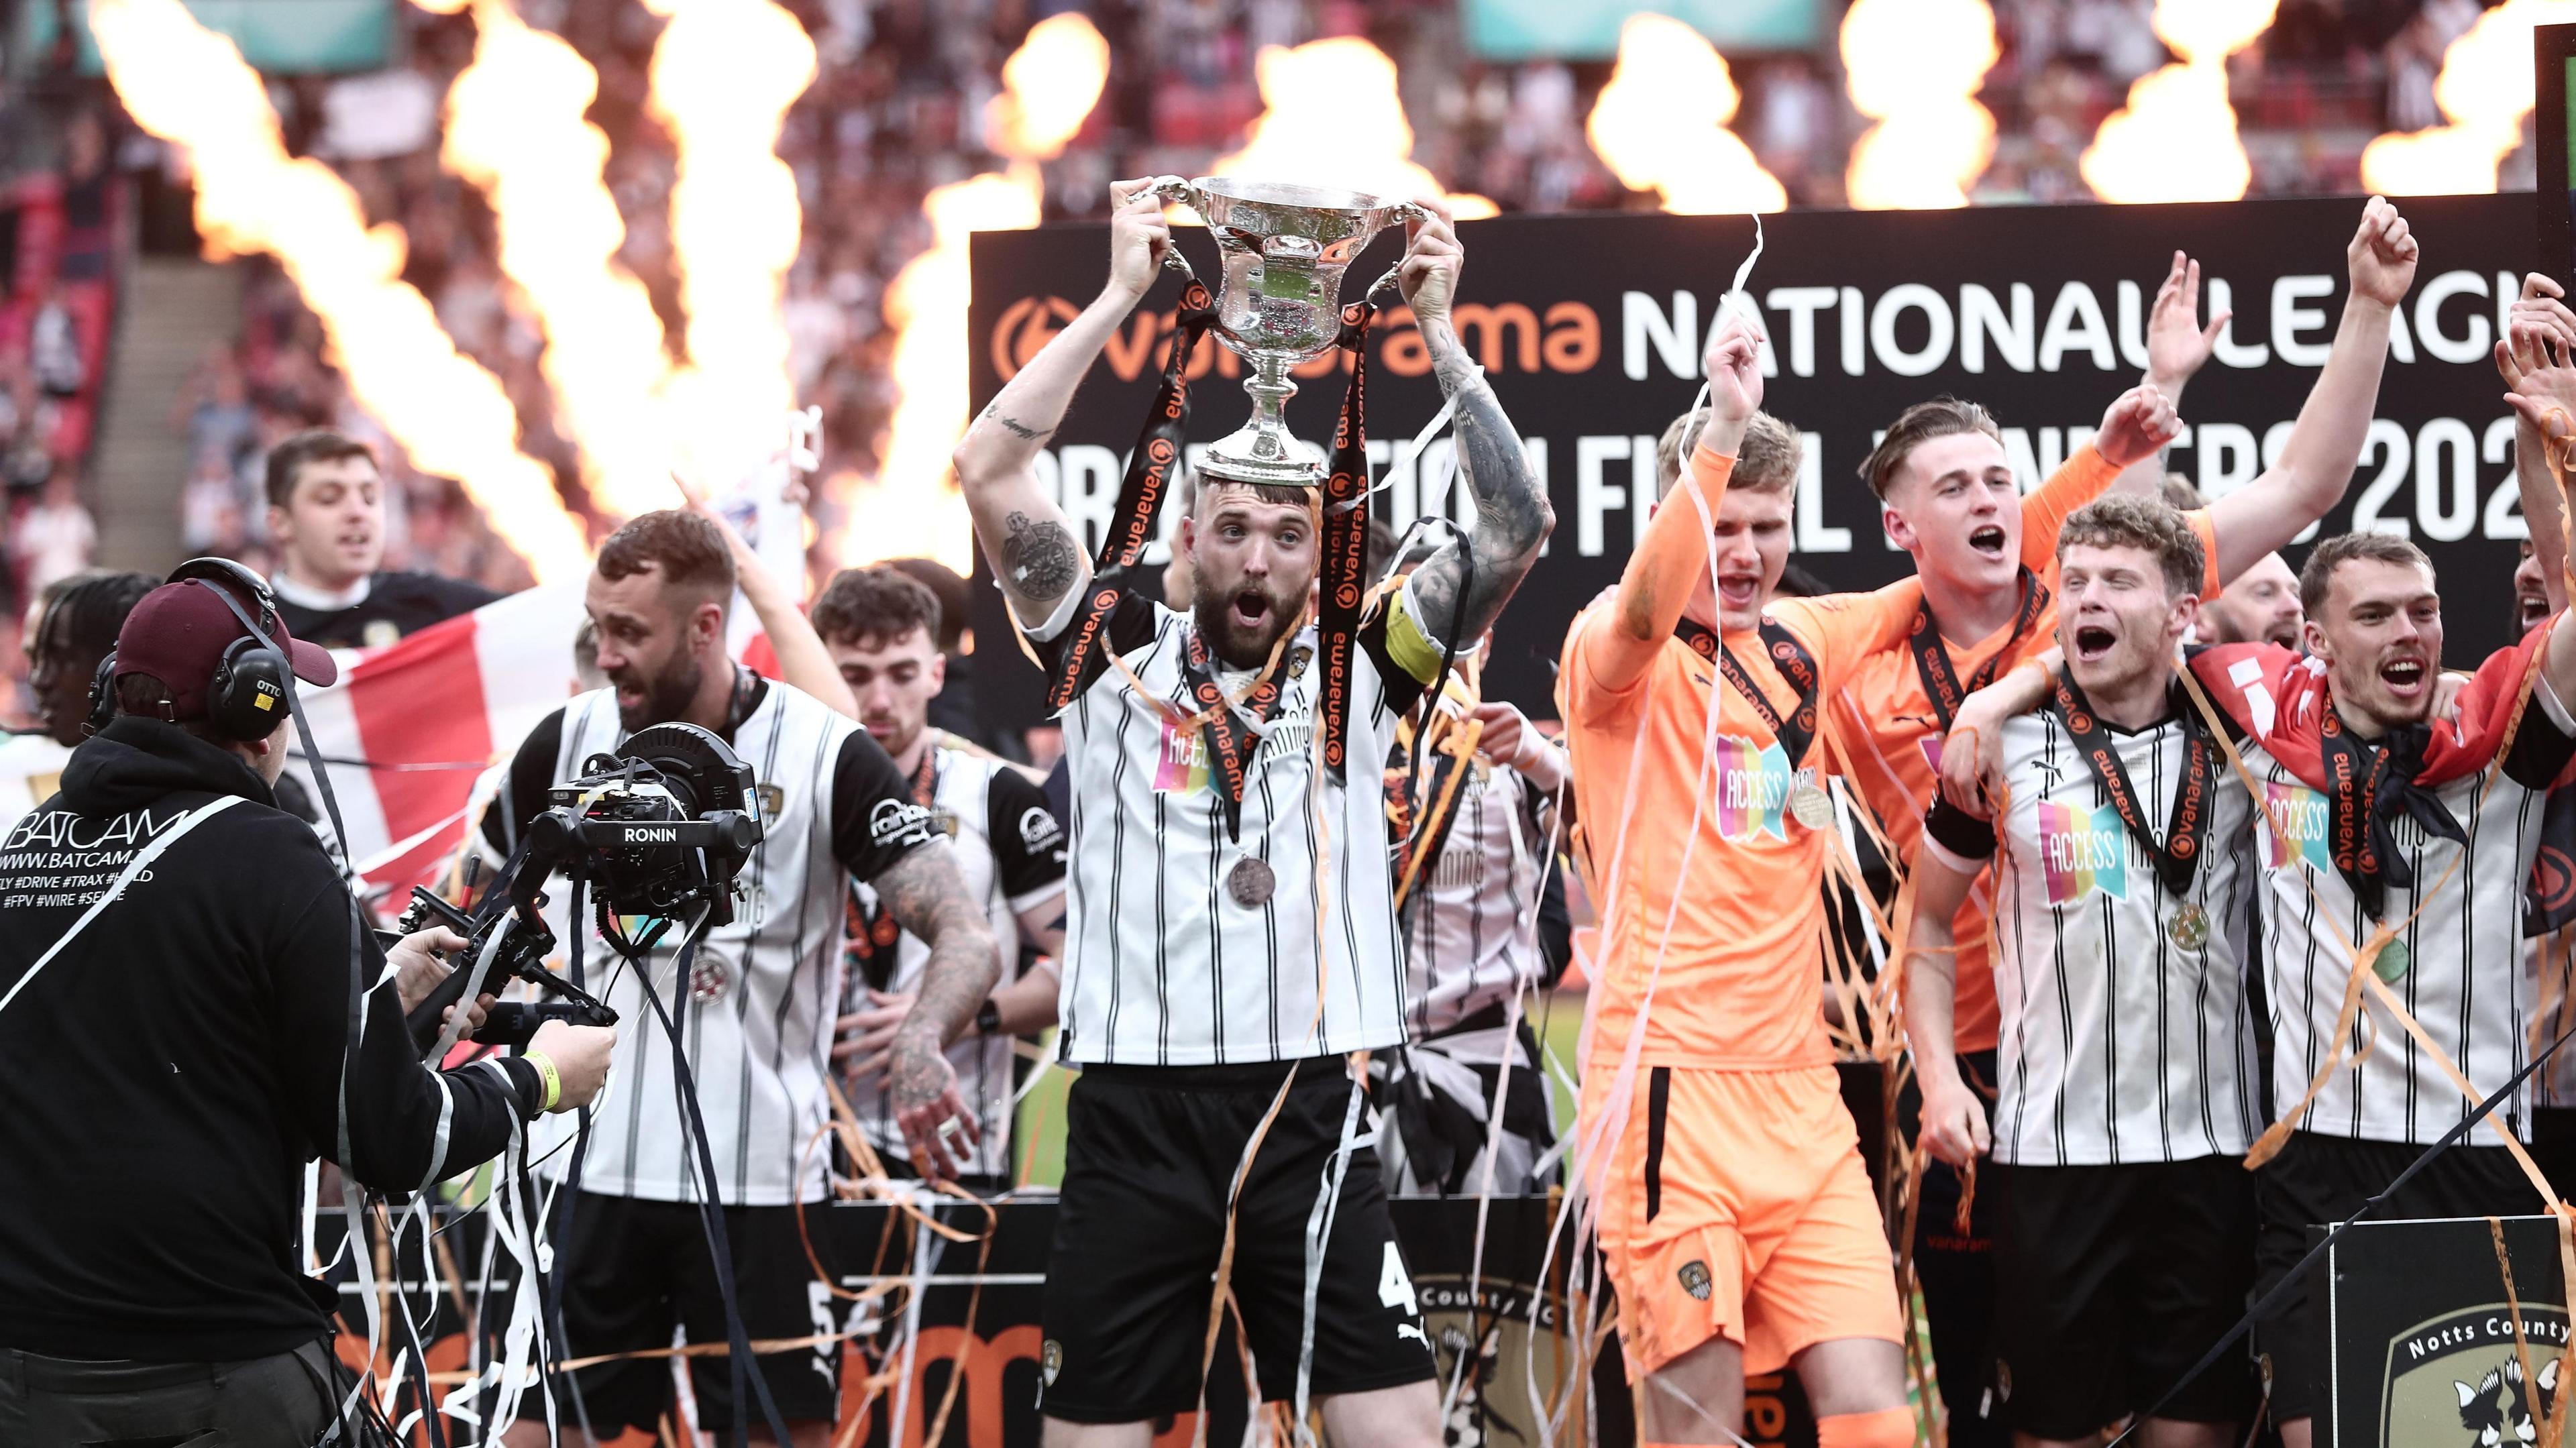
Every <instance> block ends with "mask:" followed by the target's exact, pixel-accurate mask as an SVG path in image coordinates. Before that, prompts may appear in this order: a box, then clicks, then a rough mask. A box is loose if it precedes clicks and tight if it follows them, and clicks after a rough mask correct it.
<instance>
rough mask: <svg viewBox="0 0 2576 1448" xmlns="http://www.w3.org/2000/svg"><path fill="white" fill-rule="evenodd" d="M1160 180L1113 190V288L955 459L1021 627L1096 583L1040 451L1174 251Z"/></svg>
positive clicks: (1031, 368) (999, 404) (1005, 391)
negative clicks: (1051, 492) (1040, 470)
mask: <svg viewBox="0 0 2576 1448" xmlns="http://www.w3.org/2000/svg"><path fill="white" fill-rule="evenodd" d="M1151 185H1152V183H1151V182H1147V181H1121V182H1119V183H1117V184H1116V185H1114V186H1112V187H1110V188H1109V194H1110V198H1111V200H1112V201H1113V202H1114V203H1115V205H1116V208H1117V209H1116V211H1115V213H1114V214H1113V215H1112V216H1111V217H1110V221H1109V282H1108V285H1106V286H1104V287H1102V288H1101V289H1100V295H1099V296H1097V297H1094V298H1093V299H1092V302H1091V305H1090V306H1087V307H1085V308H1083V309H1082V314H1081V315H1080V316H1077V317H1075V318H1074V319H1073V320H1072V321H1071V322H1069V323H1066V324H1065V328H1064V330H1063V331H1061V332H1058V333H1056V334H1055V336H1054V337H1053V338H1051V339H1049V341H1048V342H1047V344H1046V345H1045V346H1044V347H1042V348H1040V349H1038V355H1036V356H1035V357H1032V358H1030V359H1029V363H1028V365H1027V366H1025V367H1023V368H1021V369H1020V371H1019V375H1017V376H1015V377H1013V378H1012V379H1011V380H1010V381H1009V382H1007V383H1005V384H1004V385H1003V387H1002V390H1001V392H1000V394H999V395H997V396H996V397H994V399H993V401H992V403H991V404H990V405H988V406H987V407H986V408H985V409H984V411H983V413H982V414H981V415H979V416H978V417H977V418H976V419H975V423H974V425H973V426H972V427H969V428H967V429H966V436H965V437H964V438H963V439H961V440H960V441H959V442H958V444H957V451H956V453H955V454H954V455H953V457H952V461H953V462H955V464H956V466H957V486H958V488H959V490H960V491H962V492H963V493H964V494H965V495H966V511H967V513H968V514H969V515H970V516H971V517H973V519H974V520H975V541H976V542H977V543H978V544H979V545H981V546H982V548H983V550H984V561H985V562H986V563H987V564H989V565H991V567H992V569H993V579H994V581H995V582H997V583H999V584H1000V585H1001V586H1002V596H1003V597H1004V598H1006V599H1008V600H1009V601H1010V604H1011V610H1012V612H1013V613H1015V614H1017V615H1018V616H1019V621H1020V624H1021V626H1023V627H1025V628H1035V627H1037V626H1038V625H1039V624H1041V623H1044V622H1045V621H1046V620H1047V619H1048V618H1049V617H1051V616H1053V615H1054V613H1055V611H1056V607H1057V605H1058V604H1061V603H1062V602H1063V601H1064V596H1065V595H1066V594H1068V593H1071V592H1073V591H1074V590H1075V589H1077V588H1079V587H1081V586H1082V585H1083V584H1084V583H1086V582H1089V581H1090V578H1091V560H1090V559H1089V558H1088V557H1086V556H1084V554H1083V551H1082V548H1081V546H1080V545H1079V544H1078V543H1077V542H1076V541H1075V539H1074V533H1073V528H1072V526H1071V524H1070V523H1069V522H1068V520H1067V519H1066V518H1065V515H1064V510H1063V509H1062V508H1060V507H1058V506H1056V503H1055V500H1054V499H1052V498H1050V497H1048V496H1047V494H1046V489H1044V488H1043V487H1040V486H1039V485H1038V476H1037V471H1036V469H1035V468H1034V467H1033V466H1032V464H1033V463H1034V462H1035V460H1036V458H1037V455H1038V449H1039V447H1040V446H1042V445H1043V444H1044V443H1045V442H1046V440H1047V439H1048V438H1049V437H1051V436H1053V435H1054V433H1055V430H1056V427H1057V426H1058V425H1059V424H1061V423H1062V422H1063V421H1064V413H1065V409H1066V408H1067V407H1070V406H1072V404H1073V394H1074V392H1075V390H1076V389H1078V388H1079V387H1081V385H1082V379H1083V375H1084V374H1085V373H1087V372H1089V371H1090V370H1091V364H1092V363H1093V362H1094V361H1096V360H1098V358H1099V356H1100V349H1101V348H1103V347H1104V346H1106V345H1108V342H1109V339H1110V337H1111V336H1112V335H1114V334H1115V333H1116V332H1117V330H1118V328H1119V327H1120V326H1121V325H1122V324H1123V323H1125V322H1126V320H1127V314H1128V313H1130V312H1133V311H1134V310H1135V309H1136V304H1137V303H1138V302H1140V301H1143V300H1144V298H1145V293H1146V291H1147V290H1148V289H1150V288H1151V287H1152V286H1153V284H1154V278H1155V276H1156V275H1157V274H1158V273H1159V271H1160V268H1161V267H1162V264H1163V253H1164V252H1166V251H1168V250H1170V249H1171V245H1172V234H1171V229H1170V228H1169V227H1167V226H1165V225H1164V223H1163V210H1162V203H1161V202H1159V201H1157V200H1155V199H1154V197H1153V196H1152V194H1151V193H1150V191H1149V189H1148V188H1149V187H1150V186H1151Z"/></svg>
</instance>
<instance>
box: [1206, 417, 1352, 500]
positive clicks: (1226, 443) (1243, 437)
mask: <svg viewBox="0 0 2576 1448" xmlns="http://www.w3.org/2000/svg"><path fill="white" fill-rule="evenodd" d="M1199 473H1200V475H1201V476H1202V477H1207V478H1223V479H1226V480H1227V481H1229V482H1237V483H1268V484H1272V485H1275V486H1279V487H1288V488H1320V487H1322V486H1323V485H1324V464H1323V461H1322V459H1320V458H1318V457H1316V456H1315V454H1314V452H1313V450H1312V449H1310V448H1308V447H1307V446H1306V445H1305V444H1304V443H1302V442H1299V441H1298V440H1297V439H1295V438H1294V437H1291V436H1289V435H1288V434H1286V433H1284V432H1276V433H1274V432H1269V431H1266V430H1263V429H1259V428H1252V427H1245V428H1242V429H1240V430H1238V431H1236V432H1235V433H1233V434H1232V435H1231V436H1228V437H1225V438H1221V439H1219V440H1218V441H1217V442H1215V443H1213V444H1211V445H1210V446H1209V448H1208V450H1207V455H1206V457H1204V458H1203V459H1201V461H1200V462H1199Z"/></svg>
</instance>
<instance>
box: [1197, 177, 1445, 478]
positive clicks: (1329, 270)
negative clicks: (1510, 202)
mask: <svg viewBox="0 0 2576 1448" xmlns="http://www.w3.org/2000/svg"><path fill="white" fill-rule="evenodd" d="M1154 194H1155V195H1156V196H1159V197H1161V198H1162V199H1163V200H1165V201H1177V202H1180V203H1182V204H1183V205H1186V206H1188V207H1190V208H1191V209H1192V210H1194V211H1196V212H1198V214H1199V216H1200V218H1201V219H1202V220H1204V221H1206V222H1207V225H1208V231H1209V234H1211V235H1212V236H1214V237H1215V238H1216V245H1217V252H1218V254H1219V255H1220V256H1221V257H1222V258H1223V260H1224V264H1225V275H1224V276H1223V278H1222V279H1220V280H1219V282H1218V284H1217V285H1216V287H1215V288H1214V290H1215V292H1216V310H1217V329H1216V330H1217V336H1218V337H1219V338H1220V339H1221V340H1222V341H1223V342H1224V343H1225V345H1226V346H1228V347H1230V348H1232V349H1233V350H1234V351H1235V353H1236V354H1237V355H1239V356H1241V357H1242V358H1243V360H1244V361H1246V362H1249V363H1251V364H1252V375H1251V376H1249V377H1246V378H1245V379H1243V390H1244V391H1246V392H1248V393H1251V394H1252V417H1251V419H1250V420H1249V421H1247V422H1245V423H1244V425H1243V426H1241V427H1239V428H1237V429H1235V431H1234V432H1233V433H1232V434H1231V435H1229V436H1227V437H1225V438H1223V439H1221V440H1219V441H1218V442H1217V443H1216V444H1215V445H1214V446H1212V447H1210V448H1209V449H1208V453H1207V461H1206V462H1205V463H1204V464H1202V469H1203V471H1205V472H1208V473H1211V474H1214V475H1216V476H1218V477H1225V478H1232V479H1235V480H1236V481H1238V482H1247V483H1284V484H1288V485H1290V486H1292V487H1316V486H1319V485H1320V484H1321V483H1322V482H1323V478H1324V469H1323V464H1322V462H1321V461H1320V460H1319V459H1317V458H1316V457H1315V456H1314V454H1313V453H1312V452H1311V451H1310V450H1309V449H1308V448H1307V447H1306V446H1305V445H1304V444H1302V443H1300V442H1298V441H1297V439H1296V438H1294V437H1293V436H1291V435H1290V434H1289V432H1288V423H1287V420H1286V418H1285V417H1283V416H1282V412H1283V410H1284V409H1285V408H1286V407H1287V405H1288V399H1289V398H1291V397H1294V396H1296V395H1297V384H1296V383H1295V382H1293V381H1291V380H1289V377H1288V371H1289V369H1290V368H1292V367H1296V366H1298V365H1300V364H1302V363H1305V362H1310V361H1312V360H1314V359H1315V358H1317V357H1320V356H1322V355H1323V354H1324V353H1325V352H1327V351H1329V350H1330V349H1331V348H1332V346H1333V343H1334V341H1335V339H1336V338H1338V337H1340V336H1341V331H1342V273H1343V271H1344V270H1346V269H1347V268H1348V267H1349V266H1350V264H1351V258H1353V257H1355V256H1358V255H1359V254H1360V252H1361V251H1362V250H1363V249H1365V248H1366V247H1367V246H1368V244H1369V242H1370V240H1371V239H1373V238H1374V237H1376V235H1377V234H1378V233H1379V232H1381V231H1384V230H1385V229H1386V228H1388V227H1389V226H1393V225H1395V224H1396V223H1398V222H1401V221H1428V220H1430V219H1431V213H1430V212H1429V211H1427V210H1425V209H1423V208H1422V207H1420V206H1417V205H1415V204H1413V203H1412V202H1410V201H1388V200H1384V199H1381V198H1379V197H1375V196H1369V195H1364V194H1362V193H1360V192H1357V191H1335V190H1331V189H1328V188H1325V187H1319V186H1291V185H1287V184H1285V183H1282V182H1276V181H1242V180H1236V179H1234V178H1231V177H1226V176H1202V177H1200V178H1198V179H1197V180H1195V181H1184V180H1182V179H1181V178H1180V177H1178V176H1165V177H1162V178H1160V179H1159V180H1157V181H1156V182H1155V183H1154ZM1167 254H1168V255H1169V256H1170V257H1172V258H1173V259H1174V261H1175V263H1176V264H1177V265H1178V266H1179V268H1180V269H1181V270H1183V271H1187V270H1188V263H1187V262H1183V261H1180V260H1179V257H1180V252H1179V251H1178V250H1174V251H1172V252H1169V253H1167ZM1394 277H1395V272H1394V270H1393V269H1392V268H1390V269H1389V270H1388V271H1387V274H1386V275H1385V276H1382V277H1380V278H1378V280H1377V281H1376V282H1374V283H1372V284H1371V285H1370V287H1369V291H1370V292H1372V293H1373V292H1375V291H1377V290H1378V289H1379V288H1380V287H1384V286H1386V285H1387V284H1388V283H1389V282H1391V281H1393V280H1394Z"/></svg>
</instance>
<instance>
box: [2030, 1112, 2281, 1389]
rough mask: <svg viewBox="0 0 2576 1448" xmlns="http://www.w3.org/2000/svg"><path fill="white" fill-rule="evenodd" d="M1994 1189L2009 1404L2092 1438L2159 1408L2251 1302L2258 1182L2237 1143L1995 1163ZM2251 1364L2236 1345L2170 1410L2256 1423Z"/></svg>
mask: <svg viewBox="0 0 2576 1448" xmlns="http://www.w3.org/2000/svg"><path fill="white" fill-rule="evenodd" d="M1986 1171H1987V1172H1988V1173H1989V1174H1990V1181H1991V1187H1990V1190H1992V1191H1993V1192H1994V1193H1995V1205H1996V1219H1995V1220H1996V1227H1995V1255H1994V1265H1995V1317H1994V1345H1995V1395H1996V1397H1997V1399H1998V1400H1999V1401H1998V1404H1997V1406H1998V1409H1999V1413H1998V1416H1999V1417H2001V1418H2002V1420H2003V1421H2004V1422H2005V1423H2006V1424H2008V1425H2009V1426H2011V1427H2012V1428H2014V1429H2016V1430H2018V1431H2020V1432H2023V1433H2029V1434H2032V1435H2034V1436H2036V1437H2041V1438H2057V1439H2069V1438H2089V1437H2091V1436H2092V1435H2093V1433H2094V1432H2095V1431H2096V1430H2098V1429H2100V1428H2102V1427H2103V1426H2104V1425H2106V1424H2109V1423H2113V1422H2117V1421H2118V1420H2119V1419H2121V1418H2123V1417H2125V1416H2127V1415H2128V1414H2131V1413H2139V1412H2144V1411H2146V1410H2147V1409H2148V1408H2150V1407H2152V1406H2154V1405H2155V1403H2156V1402H2157V1401H2158V1400H2159V1399H2161V1398H2163V1397H2164V1395H2165V1393H2166V1392H2167V1390H2169V1389H2171V1388H2173V1386H2174V1385H2175V1384H2176V1383H2177V1382H2179V1381H2180V1380H2181V1378H2182V1375H2183V1373H2184V1372H2185V1371H2187V1370H2188V1369H2189V1368H2190V1367H2191V1365H2192V1364H2193V1363H2195V1362H2198V1361H2199V1360H2200V1355H2201V1354H2202V1353H2204V1352H2206V1351H2208V1350H2209V1345H2210V1344H2211V1343H2214V1342H2216V1341H2218V1340H2219V1338H2221V1337H2223V1336H2225V1335H2226V1333H2227V1330H2228V1329H2229V1328H2231V1327H2234V1326H2235V1325H2236V1320H2237V1319H2238V1318H2239V1317H2242V1316H2243V1315H2244V1314H2245V1292H2246V1289H2247V1287H2248V1286H2249V1285H2251V1284H2252V1282H2253V1280H2254V1186H2253V1183H2252V1182H2250V1181H2248V1180H2247V1179H2246V1171H2245V1167H2244V1164H2243V1163H2242V1162H2241V1161H2239V1160H2238V1159H2237V1158H2234V1157H2203V1158H2199V1159H2197V1160H2193V1161H2158V1162H2128V1163H2123V1164H2120V1165H2116V1166H2008V1165H2005V1164H2003V1163H2001V1162H1996V1163H1991V1164H1989V1165H1988V1167H1987V1168H1986ZM2250 1368H2251V1364H2250V1363H2249V1362H2248V1361H2247V1360H2246V1358H2245V1357H2244V1355H2243V1354H2241V1353H2236V1354H2230V1355H2229V1356H2227V1357H2225V1358H2223V1359H2221V1360H2220V1361H2219V1362H2217V1363H2215V1364H2213V1365H2212V1366H2211V1367H2210V1368H2209V1369H2208V1370H2207V1371H2205V1372H2203V1373H2201V1374H2200V1375H2199V1376H2198V1377H2196V1378H2194V1379H2192V1380H2191V1381H2190V1382H2189V1383H2187V1384H2184V1386H2183V1388H2182V1390H2181V1391H2180V1392H2178V1393H2175V1394H2174V1397H2173V1399H2172V1401H2170V1402H2168V1403H2166V1404H2165V1405H2164V1406H2163V1407H2162V1408H2160V1409H2158V1410H2157V1416H2159V1417H2163V1418H2171V1419H2174V1420H2176V1421H2178V1422H2186V1423H2241V1422H2243V1421H2245V1419H2246V1416H2247V1415H2248V1414H2249V1413H2251V1412H2252V1411H2253V1407H2254V1386H2253V1379H2252V1376H2251V1372H2250Z"/></svg>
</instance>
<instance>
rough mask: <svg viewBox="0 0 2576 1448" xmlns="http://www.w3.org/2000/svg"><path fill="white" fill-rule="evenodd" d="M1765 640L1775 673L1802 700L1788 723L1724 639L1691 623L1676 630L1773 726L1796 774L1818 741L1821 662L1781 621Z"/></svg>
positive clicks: (1766, 625)
mask: <svg viewBox="0 0 2576 1448" xmlns="http://www.w3.org/2000/svg"><path fill="white" fill-rule="evenodd" d="M1761 635H1762V649H1763V652H1764V653H1765V654H1767V655H1768V656H1769V657H1770V660H1771V667H1772V668H1774V669H1776V670H1778V671H1779V673H1780V677H1781V678H1782V679H1785V680H1787V681H1788V684H1789V687H1790V688H1791V689H1792V690H1794V691H1796V693H1797V695H1798V705H1797V707H1796V708H1794V709H1792V710H1790V711H1789V714H1788V716H1787V717H1786V718H1783V717H1782V716H1781V714H1780V710H1779V708H1778V706H1776V705H1774V704H1773V703H1772V702H1771V699H1770V697H1769V696H1768V695H1766V694H1764V693H1763V692H1762V690H1761V688H1760V687H1759V686H1757V685H1756V684H1755V683H1754V682H1753V675H1752V673H1751V671H1749V670H1747V669H1746V668H1745V667H1744V665H1743V664H1742V663H1741V662H1739V661H1738V660H1737V659H1736V657H1735V651H1734V650H1733V649H1730V648H1728V647H1727V646H1726V641H1725V640H1724V639H1722V638H1719V637H1718V636H1717V635H1716V634H1714V633H1712V632H1710V631H1709V630H1708V629H1706V628H1703V627H1701V626H1700V625H1698V624H1696V623H1693V622H1691V621H1690V620H1689V619H1683V620H1681V621H1680V622H1678V623H1675V624H1674V625H1673V637H1675V638H1677V639H1680V640H1681V641H1682V642H1683V643H1686V644H1688V645H1690V647H1691V652H1692V653H1695V654H1697V655H1699V656H1700V657H1701V658H1703V659H1707V660H1708V661H1710V662H1711V663H1714V664H1716V665H1717V671H1718V672H1719V673H1721V674H1723V675H1725V676H1726V682H1727V683H1728V684H1730V685H1732V686H1733V687H1734V689H1735V692H1736V693H1738V694H1741V695H1743V696H1744V702H1745V703H1746V704H1748V705H1751V706H1752V709H1753V712H1754V713H1755V714H1756V715H1758V716H1760V717H1761V720H1762V722H1763V723H1764V724H1767V725H1769V726H1770V728H1771V735H1772V737H1773V738H1775V739H1777V740H1779V741H1780V751H1781V752H1782V753H1784V754H1786V755H1788V756H1789V767H1790V768H1791V769H1793V770H1794V769H1796V768H1798V767H1799V765H1800V764H1801V763H1802V762H1803V761H1804V760H1805V759H1806V757H1807V746H1808V745H1809V744H1811V743H1813V742H1814V741H1815V737H1816V694H1817V692H1818V690H1819V688H1820V682H1819V677H1820V676H1819V675H1818V674H1817V672H1816V659H1815V655H1813V654H1810V653H1808V652H1807V649H1806V646H1805V645H1804V644H1801V643H1799V642H1798V638H1797V635H1795V634H1792V633H1791V632H1789V630H1788V629H1787V627H1786V626H1784V625H1782V624H1780V623H1779V622H1777V621H1776V620H1773V619H1767V618H1766V619H1764V620H1763V621H1762V629H1761Z"/></svg>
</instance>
